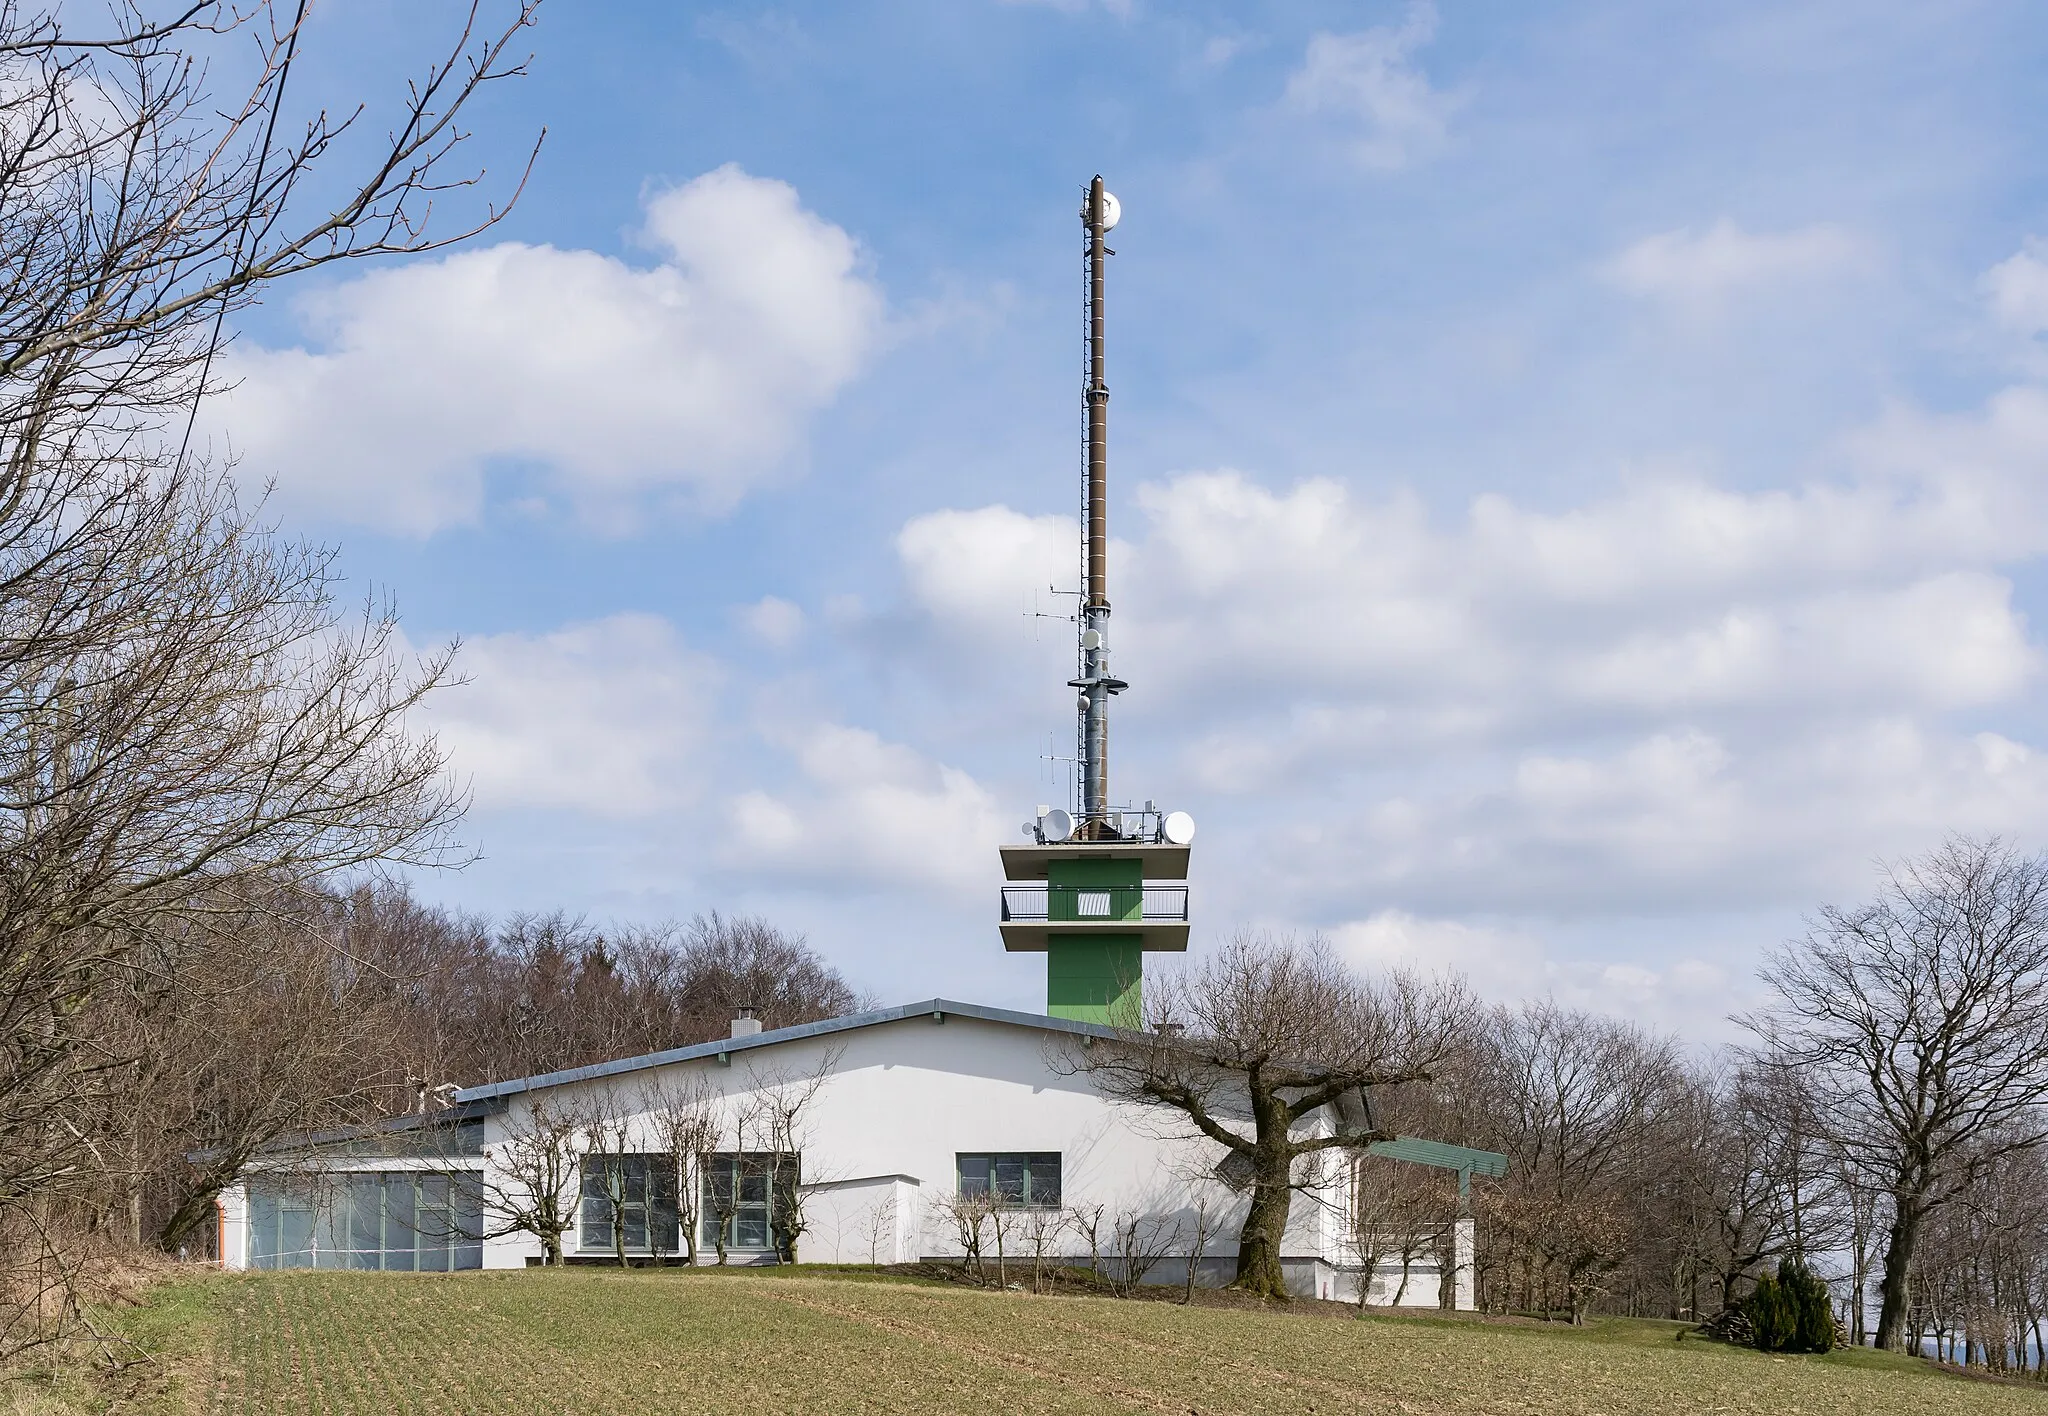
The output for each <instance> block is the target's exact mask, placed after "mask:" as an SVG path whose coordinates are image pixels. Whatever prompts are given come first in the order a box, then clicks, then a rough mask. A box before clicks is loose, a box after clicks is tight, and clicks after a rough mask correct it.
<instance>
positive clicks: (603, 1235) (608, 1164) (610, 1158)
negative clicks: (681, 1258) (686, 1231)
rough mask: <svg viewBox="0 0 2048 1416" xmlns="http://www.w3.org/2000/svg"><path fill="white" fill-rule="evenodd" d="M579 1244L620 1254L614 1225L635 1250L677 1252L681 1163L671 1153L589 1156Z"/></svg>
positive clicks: (628, 1248)
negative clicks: (620, 1230)
mask: <svg viewBox="0 0 2048 1416" xmlns="http://www.w3.org/2000/svg"><path fill="white" fill-rule="evenodd" d="M578 1219H579V1223H578V1226H577V1234H576V1238H577V1243H578V1246H579V1247H580V1248H581V1249H582V1251H583V1252H584V1253H614V1252H616V1251H617V1248H616V1236H615V1234H614V1230H613V1226H614V1225H615V1224H616V1225H618V1226H620V1228H621V1229H623V1231H624V1235H625V1248H626V1251H627V1252H628V1253H633V1254H673V1253H674V1252H676V1247H677V1246H676V1241H677V1237H678V1234H679V1231H678V1229H677V1227H676V1162H675V1157H674V1156H671V1155H586V1156H585V1157H583V1205H582V1210H581V1212H580V1214H579V1215H578Z"/></svg>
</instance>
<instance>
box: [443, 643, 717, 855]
mask: <svg viewBox="0 0 2048 1416" xmlns="http://www.w3.org/2000/svg"><path fill="white" fill-rule="evenodd" d="M456 668H457V671H458V672H459V673H460V674H462V675H464V676H466V678H467V680H468V681H467V682H466V683H462V684H459V685H456V686H454V687H451V688H449V689H447V690H445V691H443V692H441V693H438V694H436V695H434V696H433V697H432V698H430V699H429V700H428V703H427V706H426V708H425V710H423V711H424V716H425V721H426V724H427V726H429V727H430V728H432V729H433V730H434V732H435V734H436V735H437V736H438V737H439V739H440V741H441V744H442V746H443V747H444V748H446V749H447V751H448V754H449V757H450V765H451V767H452V768H453V770H454V771H455V773H456V774H457V775H458V776H461V777H466V778H468V779H470V781H471V782H472V784H473V786H474V788H475V793H476V804H477V806H478V807H479V808H480V809H482V810H485V811H491V810H501V809H511V808H521V807H546V808H559V809H566V810H570V811H576V812H582V813H585V814H588V815H591V816H598V817H609V818H627V819H630V818H645V817H648V816H651V815H655V814H657V813H660V812H663V811H667V810H670V809H673V808H674V807H676V806H678V805H679V804H681V803H683V802H685V801H687V800H689V799H690V798H691V797H692V795H693V794H694V793H695V791H696V789H697V782H698V777H699V776H700V774H701V771H702V766H701V753H702V748H703V745H704V740H705V738H706V736H707V734H708V733H709V732H710V730H711V724H710V708H711V704H712V703H713V701H714V700H715V696H716V690H717V688H718V686H719V684H720V681H721V678H722V674H721V671H720V669H719V667H718V665H717V664H716V663H714V662H713V661H712V660H710V659H708V658H706V657H704V656H703V655H700V654H696V653H693V652H691V651H690V650H689V649H688V648H686V647H685V646H684V645H683V643H682V641H681V639H680V638H679V637H678V636H677V634H676V632H675V630H674V628H673V627H672V626H671V625H670V624H669V623H668V622H667V621H666V620H663V619H660V618H658V617H656V616H653V615H641V614H622V615H613V616H610V617H609V618H606V619H601V620H593V621H590V622H587V623H583V624H573V625H568V626H566V627H564V628H562V629H558V630H554V631H552V632H549V633H545V634H522V633H510V634H491V635H482V636H479V637H477V638H475V639H471V640H468V641H467V642H465V643H464V644H463V646H462V651H461V653H460V655H459V656H458V657H457V660H456Z"/></svg>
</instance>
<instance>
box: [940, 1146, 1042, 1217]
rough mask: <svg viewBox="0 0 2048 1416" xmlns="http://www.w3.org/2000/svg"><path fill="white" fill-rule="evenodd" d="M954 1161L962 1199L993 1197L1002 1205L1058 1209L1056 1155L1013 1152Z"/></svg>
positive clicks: (969, 1156)
mask: <svg viewBox="0 0 2048 1416" xmlns="http://www.w3.org/2000/svg"><path fill="white" fill-rule="evenodd" d="M953 1159H954V1162H955V1165H956V1167H957V1169H958V1173H959V1180H960V1198H961V1199H963V1200H973V1199H980V1198H982V1197H984V1196H989V1195H993V1196H994V1197H995V1198H997V1199H998V1200H1000V1201H1001V1202H1002V1203H1003V1204H1006V1205H1018V1206H1022V1207H1024V1208H1027V1209H1057V1208H1058V1207H1059V1203H1060V1158H1059V1155H1058V1153H1056V1152H1054V1153H1037V1152H1031V1153H1027V1152H1023V1151H1013V1152H999V1153H994V1154H988V1155H957V1156H955V1157H954V1158H953Z"/></svg>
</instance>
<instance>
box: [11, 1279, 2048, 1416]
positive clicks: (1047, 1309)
mask: <svg viewBox="0 0 2048 1416" xmlns="http://www.w3.org/2000/svg"><path fill="white" fill-rule="evenodd" d="M121 1321H122V1322H123V1323H124V1324H125V1325H126V1327H127V1329H128V1331H129V1332H130V1333H131V1334H132V1335H134V1336H135V1337H137V1338H138V1339H140V1340H142V1341H144V1342H146V1343H148V1344H150V1345H151V1346H153V1347H154V1348H155V1349H157V1350H158V1351H159V1352H160V1353H162V1354H164V1360H163V1362H162V1363H161V1364H160V1365H159V1367H158V1368H157V1369H155V1370H154V1371H152V1370H151V1369H148V1368H144V1369H142V1371H141V1372H140V1373H139V1374H138V1375H137V1376H136V1377H135V1378H133V1379H132V1380H131V1382H130V1384H129V1386H128V1388H127V1390H126V1391H125V1392H124V1393H121V1394H119V1395H121V1397H122V1399H121V1400H120V1401H119V1402H118V1403H117V1404H119V1405H120V1406H121V1407H122V1408H123V1409H147V1410H153V1411H156V1410H161V1411H194V1412H204V1413H223V1416H227V1414H228V1413H237V1414H238V1413H248V1416H271V1413H290V1416H330V1414H331V1416H373V1414H374V1416H383V1413H386V1412H418V1413H433V1416H441V1414H442V1413H450V1414H451V1416H452V1413H457V1412H493V1413H499V1412H504V1413H525V1412H535V1413H539V1412H547V1413H560V1412H565V1411H567V1412H609V1411H639V1410H657V1411H672V1412H696V1411H717V1412H773V1413H777V1414H778V1416H806V1414H807V1413H840V1412H902V1413H956V1412H990V1413H1002V1416H1013V1413H1016V1414H1019V1416H1021V1413H1040V1412H1044V1413H1053V1412H1074V1413H1082V1412H1086V1413H1104V1412H1119V1413H1120V1412H1143V1413H1162V1412H1163V1413H1172V1416H1188V1413H1198V1414H1199V1416H1212V1413H1219V1414H1220V1413H1239V1412H1243V1413H1252V1412H1258V1413H1266V1412H1271V1413H1274V1414H1275V1416H1281V1413H1285V1416H1299V1413H1303V1412H1354V1411H1373V1412H1381V1411H1384V1412H1400V1413H1407V1416H1422V1414H1423V1413H1435V1412H1445V1413H1467V1412H1486V1413H1536V1412H1542V1413H1550V1412H1574V1413H1576V1412H1587V1413H1591V1412H1600V1413H1634V1412H1642V1413H1653V1412H1654V1413H1666V1412H1679V1411H1683V1412H1709V1411H1711V1412H1727V1413H1744V1412H1758V1413H1764V1412H1768V1413H1771V1416H1786V1413H1792V1412H1797V1413H1802V1416H1814V1413H1823V1412H1841V1413H1844V1416H1847V1413H1858V1416H1883V1413H1888V1412H1899V1413H1909V1412H1910V1413H1925V1412H1929V1411H1940V1412H1941V1413H1943V1416H1974V1413H1979V1412H1983V1413H1993V1412H2021V1411H2024V1412H2048V1391H2035V1390H2033V1389H2031V1388H2025V1387H2014V1386H2001V1385H1993V1384H1990V1383H1983V1382H1971V1381H1964V1380H1959V1379H1957V1378H1955V1377H1952V1376H1947V1375H1944V1374H1941V1373H1938V1372H1935V1371H1933V1370H1931V1369H1928V1368H1926V1367H1924V1366H1923V1365H1921V1364H1918V1363H1913V1362H1909V1361H1906V1360H1903V1359H1895V1358H1890V1357H1886V1356H1880V1355H1878V1354H1875V1353H1868V1352H1849V1353H1841V1354H1835V1355H1831V1356H1829V1357H1825V1358H1813V1357H1768V1356H1764V1355H1762V1354H1760V1353H1754V1352H1745V1351H1737V1350H1733V1349H1729V1348H1726V1347H1721V1346H1718V1345H1715V1344H1711V1343H1707V1342H1702V1341H1699V1340H1696V1339H1688V1340H1679V1339H1678V1338H1677V1333H1678V1331H1679V1330H1678V1328H1677V1327H1676V1326H1675V1325H1673V1324H1667V1323H1647V1322H1607V1323H1603V1324H1597V1325H1594V1326H1591V1327H1589V1328H1586V1329H1581V1330H1576V1331H1574V1330H1571V1329H1568V1328H1557V1327H1553V1328H1545V1327H1542V1326H1540V1325H1529V1326H1519V1325H1501V1324H1491V1323H1481V1322H1472V1321H1461V1320H1451V1319H1432V1318H1409V1317H1384V1316H1374V1317H1369V1318H1366V1319H1363V1320H1353V1319H1349V1318H1340V1319H1331V1320H1318V1319H1315V1318H1309V1317H1303V1316H1297V1315H1295V1314H1292V1313H1263V1312H1242V1311H1231V1310H1227V1309H1218V1308H1205V1307H1197V1308H1193V1309H1187V1308H1182V1307H1179V1306H1177V1305H1173V1304H1165V1303H1131V1302H1117V1301H1115V1300H1111V1299H1098V1298H1054V1297H1043V1298H1039V1297H1032V1296H1030V1295H1026V1294H1018V1293H994V1292H983V1291H978V1290H972V1289H963V1288H957V1287H944V1286H927V1285H920V1284H911V1283H902V1282H893V1283H892V1282H876V1281H859V1280H851V1279H845V1278H827V1277H817V1276H789V1275H781V1274H773V1273H763V1272H756V1273H749V1274H739V1273H724V1274H681V1273H676V1272H672V1271H671V1272H662V1273H620V1272H617V1271H604V1270H571V1271H569V1272H566V1273H547V1272H539V1271H527V1272H520V1273H506V1274H460V1275H446V1276H443V1275H425V1274H422V1275H397V1274H392V1275H380V1274H346V1273H293V1274H265V1275H221V1276H212V1277H208V1278H206V1279H203V1280H198V1281H192V1280H187V1281H183V1282H179V1283H173V1284H168V1285H163V1286H161V1287H159V1288H157V1289H156V1290H154V1294H153V1296H152V1298H151V1301H150V1302H149V1303H148V1304H147V1305H145V1306H144V1307H142V1308H140V1309H132V1310H129V1311H128V1312H127V1313H126V1314H125V1316H123V1317H122V1319H121ZM11 1391H12V1397H11V1400H12V1408H11V1413H10V1416H31V1414H32V1413H33V1414H34V1416H41V1413H57V1412H65V1411H70V1410H76V1409H90V1408H93V1407H103V1406H104V1405H105V1404H106V1403H107V1402H108V1401H109V1400H110V1399H112V1398H113V1396H114V1395H116V1394H115V1393H111V1392H110V1391H107V1390H96V1389H89V1388H86V1387H82V1386H79V1385H77V1384H75V1383H72V1384H64V1383H59V1384H58V1385H57V1386H56V1387H54V1388H48V1389H46V1390H43V1391H39V1390H38V1389H37V1388H36V1387H35V1386H34V1385H33V1384H31V1383H26V1382H21V1381H17V1382H16V1383H14V1384H13V1386H12V1388H11ZM0 1412H10V1406H9V1403H8V1402H7V1401H0Z"/></svg>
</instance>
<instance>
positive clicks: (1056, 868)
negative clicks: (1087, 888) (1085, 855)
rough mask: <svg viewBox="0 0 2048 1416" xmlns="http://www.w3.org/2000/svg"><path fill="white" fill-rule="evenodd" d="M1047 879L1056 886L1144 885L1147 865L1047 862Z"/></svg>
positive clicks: (1121, 862) (1113, 862)
mask: <svg viewBox="0 0 2048 1416" xmlns="http://www.w3.org/2000/svg"><path fill="white" fill-rule="evenodd" d="M1045 878H1046V880H1047V881H1048V882H1049V883H1051V884H1054V885H1143V884H1144V883H1145V863H1144V862H1143V861H1140V860H1055V861H1049V862H1047V864H1046V867H1045Z"/></svg>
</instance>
